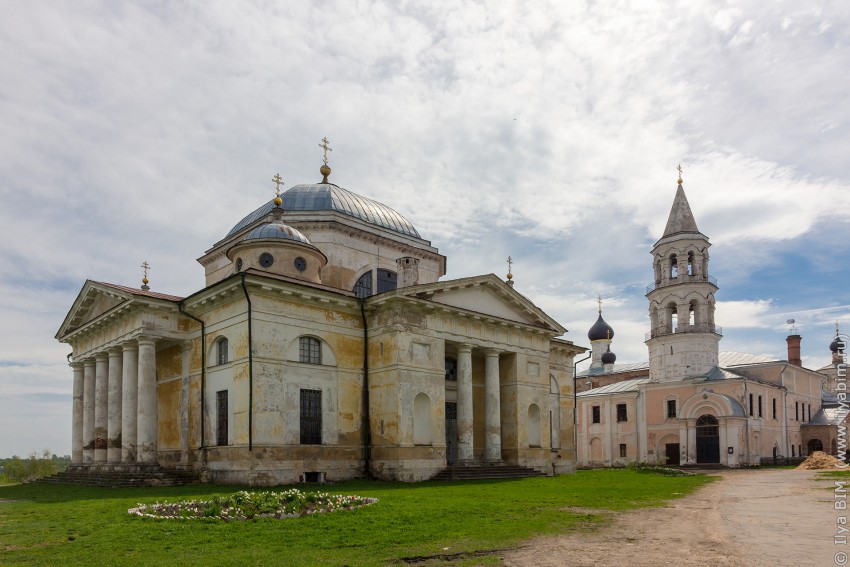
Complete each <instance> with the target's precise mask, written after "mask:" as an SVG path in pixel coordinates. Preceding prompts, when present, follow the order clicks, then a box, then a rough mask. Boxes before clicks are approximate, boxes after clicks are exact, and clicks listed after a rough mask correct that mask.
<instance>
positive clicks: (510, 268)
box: [508, 256, 514, 280]
mask: <svg viewBox="0 0 850 567" xmlns="http://www.w3.org/2000/svg"><path fill="white" fill-rule="evenodd" d="M513 266H514V259H513V258H511V257H510V256H508V279H509V280H510V279H513V277H514V274H513Z"/></svg>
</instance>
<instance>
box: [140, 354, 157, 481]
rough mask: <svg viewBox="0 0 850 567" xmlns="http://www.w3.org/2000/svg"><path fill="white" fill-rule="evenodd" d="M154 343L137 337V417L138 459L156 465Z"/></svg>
mask: <svg viewBox="0 0 850 567" xmlns="http://www.w3.org/2000/svg"><path fill="white" fill-rule="evenodd" d="M156 420H157V395H156V341H155V340H154V339H151V338H148V337H139V417H138V431H137V439H138V447H137V450H138V459H137V461H138V462H140V463H146V464H156V462H157V454H156V441H157V439H156V435H157V431H156V425H157V424H156Z"/></svg>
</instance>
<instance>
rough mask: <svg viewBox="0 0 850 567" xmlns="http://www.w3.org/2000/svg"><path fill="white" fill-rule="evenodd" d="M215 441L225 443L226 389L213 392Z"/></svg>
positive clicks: (220, 443) (217, 443)
mask: <svg viewBox="0 0 850 567" xmlns="http://www.w3.org/2000/svg"><path fill="white" fill-rule="evenodd" d="M215 418H216V419H215V442H216V445H227V390H222V391H220V392H216V393H215Z"/></svg>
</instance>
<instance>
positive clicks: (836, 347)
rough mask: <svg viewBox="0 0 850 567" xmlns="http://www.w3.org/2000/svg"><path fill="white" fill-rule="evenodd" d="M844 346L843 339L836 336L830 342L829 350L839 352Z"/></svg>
mask: <svg viewBox="0 0 850 567" xmlns="http://www.w3.org/2000/svg"><path fill="white" fill-rule="evenodd" d="M843 346H844V344H843V342H842V341H841V339H839V338H838V337H837V336H836V337H835V339H833V341H832V342H831V343H830V344H829V350H830V351H832V352H838V350H839V349H840V348H842V347H843Z"/></svg>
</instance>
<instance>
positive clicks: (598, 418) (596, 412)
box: [593, 406, 602, 423]
mask: <svg viewBox="0 0 850 567" xmlns="http://www.w3.org/2000/svg"><path fill="white" fill-rule="evenodd" d="M593 423H602V411H601V410H600V408H599V406H593Z"/></svg>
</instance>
